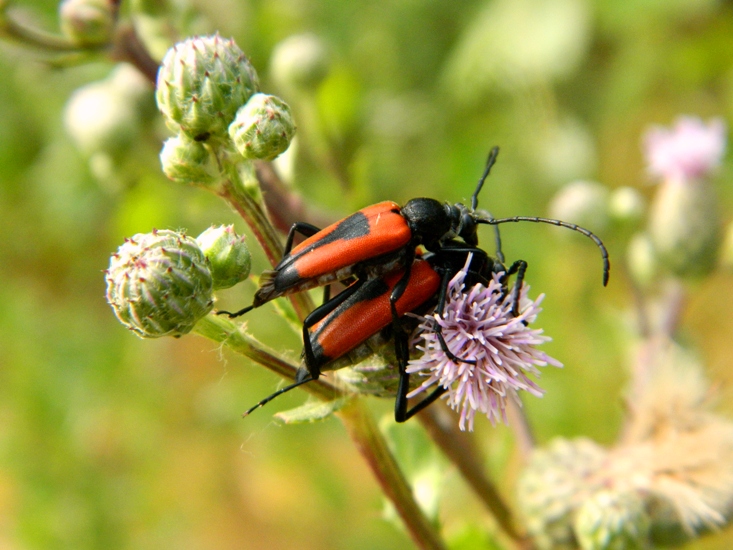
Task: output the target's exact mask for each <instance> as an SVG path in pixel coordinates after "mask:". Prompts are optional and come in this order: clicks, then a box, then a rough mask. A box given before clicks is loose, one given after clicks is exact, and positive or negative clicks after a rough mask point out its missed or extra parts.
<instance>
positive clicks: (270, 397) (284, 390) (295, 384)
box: [242, 375, 313, 418]
mask: <svg viewBox="0 0 733 550" xmlns="http://www.w3.org/2000/svg"><path fill="white" fill-rule="evenodd" d="M312 381H313V378H311V377H310V375H308V377H307V378H304V379H303V380H298V381H296V382H293V383H292V384H290V385H289V386H285V387H284V388H282V389H280V390H277V391H276V392H275V393H273V394H272V395H268V396H267V397H265V398H264V399H263V400H262V401H260V402H259V403H257V404H256V405H255V406H254V407H250V408H249V409H247V411H246V412H245V413H244V414H243V415H242V418H244V417H245V416H249V415H250V414H251V413H252V412H254V411H256V410H257V409H259V408H260V407H264V406H265V405H267V404H268V403H269V402H270V401H272V400H273V399H275V398H276V397H278V396H280V395H282V394H284V393H287V392H289V391H290V390H292V389H295V388H297V387H298V386H302V385H303V384H306V383H308V382H312Z"/></svg>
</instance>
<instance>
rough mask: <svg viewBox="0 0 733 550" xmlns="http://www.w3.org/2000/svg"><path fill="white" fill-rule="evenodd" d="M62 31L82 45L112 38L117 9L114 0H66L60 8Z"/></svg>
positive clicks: (96, 44)
mask: <svg viewBox="0 0 733 550" xmlns="http://www.w3.org/2000/svg"><path fill="white" fill-rule="evenodd" d="M59 17H60V18H61V31H62V32H63V33H64V35H65V36H66V37H67V38H69V39H70V40H72V41H73V42H74V43H76V44H79V45H80V46H99V45H101V44H108V43H109V42H110V41H111V40H112V34H113V32H114V27H115V19H116V9H115V7H114V5H113V2H112V0H64V1H63V2H62V3H61V6H60V8H59Z"/></svg>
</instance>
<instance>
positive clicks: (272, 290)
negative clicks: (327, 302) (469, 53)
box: [217, 147, 610, 323]
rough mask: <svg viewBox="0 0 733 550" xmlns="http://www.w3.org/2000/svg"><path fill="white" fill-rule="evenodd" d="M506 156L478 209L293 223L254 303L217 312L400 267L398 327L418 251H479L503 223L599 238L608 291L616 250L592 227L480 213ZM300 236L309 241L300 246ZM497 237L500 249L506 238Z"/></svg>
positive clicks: (385, 207)
mask: <svg viewBox="0 0 733 550" xmlns="http://www.w3.org/2000/svg"><path fill="white" fill-rule="evenodd" d="M498 154H499V148H498V147H494V148H493V149H492V150H491V152H490V153H489V158H488V160H487V162H486V168H485V169H484V172H483V174H482V176H481V178H480V179H479V182H478V185H477V186H476V189H475V190H474V192H473V195H472V196H471V207H470V208H468V207H466V206H464V205H463V204H461V203H456V204H449V203H441V202H440V201H437V200H435V199H430V198H417V199H412V200H410V201H408V202H407V204H405V205H404V206H403V207H402V208H400V206H399V205H397V203H394V202H391V201H387V202H380V203H378V204H374V205H372V206H367V207H366V208H363V209H361V210H359V211H358V212H356V213H354V214H352V215H350V216H348V217H346V218H344V219H342V220H340V221H338V222H336V223H334V224H332V225H330V226H328V227H326V228H325V229H318V228H317V227H315V226H313V225H310V224H308V223H304V222H298V223H295V224H293V226H292V227H291V228H290V232H289V233H288V238H287V241H286V244H285V254H284V255H283V257H282V259H281V260H280V263H278V264H277V265H276V266H275V268H274V269H273V270H271V271H266V272H264V273H263V274H262V276H261V278H260V288H259V290H258V291H257V293H256V294H255V297H254V300H253V303H252V305H250V306H247V307H245V308H243V309H240V310H239V311H236V312H234V313H232V312H229V311H219V312H217V313H218V314H226V315H229V317H230V318H234V317H238V316H240V315H243V314H245V313H247V312H248V311H250V310H252V309H254V308H256V307H259V306H261V305H262V304H265V303H267V302H269V301H270V300H273V299H274V298H277V297H280V296H284V295H287V294H291V293H295V292H300V291H303V290H307V289H309V288H314V287H317V286H324V285H326V286H327V285H329V284H330V283H332V282H335V281H341V280H346V279H352V278H354V277H356V278H357V279H359V280H364V279H370V278H375V277H380V276H382V275H384V274H386V273H389V272H392V271H394V270H397V269H400V270H402V276H401V278H400V280H399V281H397V282H396V284H395V285H394V287H393V288H392V290H391V293H390V296H389V303H390V309H391V312H392V318H393V321H394V322H395V323H396V322H397V319H398V317H399V315H398V311H397V308H396V303H397V300H399V298H400V296H402V294H403V293H404V292H405V289H406V288H407V285H408V281H409V279H410V271H411V269H412V265H413V260H414V259H415V250H416V247H418V246H419V245H422V246H424V247H425V248H426V249H427V250H428V251H431V252H437V251H439V250H440V249H441V248H443V247H444V246H445V244H446V243H448V242H454V241H455V239H456V238H458V239H461V240H462V241H463V243H464V244H465V246H467V247H469V248H476V247H477V246H478V226H479V225H480V224H487V225H499V224H502V223H508V222H520V221H527V222H536V223H549V224H553V225H559V226H562V227H567V228H569V229H572V230H574V231H578V232H580V233H582V234H583V235H585V236H586V237H589V238H590V239H592V240H593V242H595V243H596V245H597V246H598V248H599V249H600V251H601V256H602V258H603V285H604V286H605V285H606V284H607V283H608V273H609V269H610V262H609V260H608V251H607V250H606V247H605V246H604V245H603V243H602V242H601V240H600V239H599V238H598V237H596V236H595V235H594V234H593V233H591V232H590V231H588V230H587V229H584V228H582V227H580V226H578V225H575V224H572V223H567V222H564V221H560V220H553V219H549V218H538V217H526V216H514V217H511V218H502V219H495V218H493V217H492V216H491V215H490V214H488V213H485V216H482V215H480V214H478V213H477V211H476V209H477V207H478V195H479V193H480V192H481V188H482V187H483V185H484V182H485V181H486V178H487V177H488V175H489V172H490V171H491V168H492V166H493V165H494V163H495V162H496V157H497V155H498ZM296 233H300V234H302V235H304V236H306V237H307V238H306V239H305V240H304V241H303V242H301V243H300V244H299V245H298V246H296V247H293V240H294V238H295V234H296ZM496 235H497V237H496V239H497V245H498V244H499V237H498V232H497V234H496ZM499 259H500V260H502V258H499ZM326 295H328V290H326Z"/></svg>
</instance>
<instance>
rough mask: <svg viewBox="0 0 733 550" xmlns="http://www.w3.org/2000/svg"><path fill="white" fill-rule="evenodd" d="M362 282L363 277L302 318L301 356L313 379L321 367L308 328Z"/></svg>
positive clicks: (338, 304)
mask: <svg viewBox="0 0 733 550" xmlns="http://www.w3.org/2000/svg"><path fill="white" fill-rule="evenodd" d="M363 284H364V279H359V280H357V281H356V282H355V283H354V284H352V285H351V286H349V287H348V288H346V289H345V290H343V291H342V292H340V293H339V294H338V295H337V296H336V297H335V298H333V299H332V300H329V301H328V302H326V303H324V304H323V305H321V306H319V307H317V308H316V309H314V310H313V311H311V312H310V313H309V314H308V316H307V317H306V318H305V319H304V320H303V356H304V359H305V366H306V368H307V369H308V372H310V375H311V377H312V378H313V379H314V380H317V379H318V377H319V376H320V375H321V369H320V367H319V365H318V358H317V357H316V356H315V353H314V352H313V346H312V345H311V339H310V332H308V331H309V329H310V328H312V327H313V326H314V325H315V324H317V323H318V322H319V321H322V320H323V319H325V318H326V316H327V315H328V314H329V313H331V312H332V311H333V310H335V309H336V308H337V307H338V306H340V305H341V304H342V303H343V302H344V301H346V299H347V298H349V296H351V295H352V294H354V292H356V291H357V290H358V289H359V287H361V285H363Z"/></svg>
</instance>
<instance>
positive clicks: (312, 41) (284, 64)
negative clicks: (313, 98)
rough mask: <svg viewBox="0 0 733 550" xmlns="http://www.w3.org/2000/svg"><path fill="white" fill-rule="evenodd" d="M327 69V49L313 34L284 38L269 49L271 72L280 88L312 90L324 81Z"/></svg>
mask: <svg viewBox="0 0 733 550" xmlns="http://www.w3.org/2000/svg"><path fill="white" fill-rule="evenodd" d="M328 71H329V59H328V52H327V51H326V47H325V46H324V45H323V42H321V40H320V39H319V38H318V37H317V36H316V35H314V34H298V35H295V36H291V37H289V38H286V39H285V40H283V41H282V42H280V43H279V44H278V45H277V46H275V49H274V50H273V52H272V60H271V62H270V74H271V75H272V79H273V81H274V82H275V84H276V85H277V86H278V87H280V88H282V89H283V90H287V91H289V92H297V91H313V90H315V89H316V88H317V87H318V85H319V84H320V83H321V82H323V80H324V79H325V78H326V76H327V75H328Z"/></svg>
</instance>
